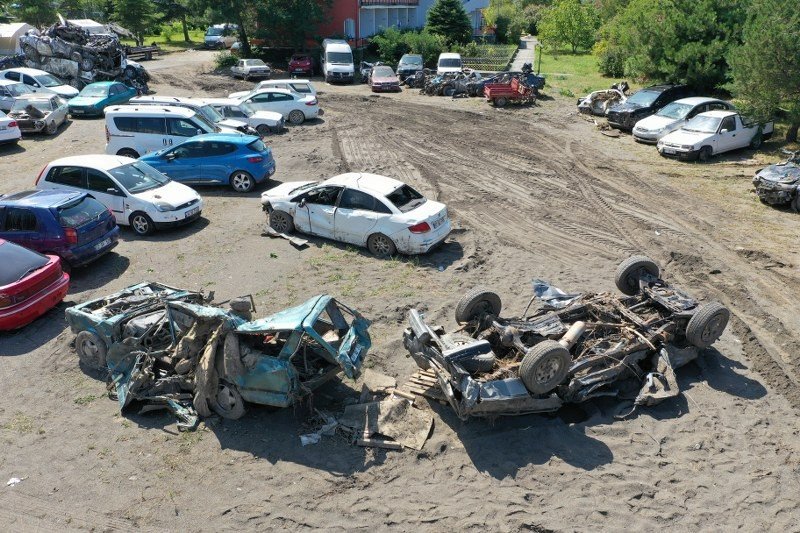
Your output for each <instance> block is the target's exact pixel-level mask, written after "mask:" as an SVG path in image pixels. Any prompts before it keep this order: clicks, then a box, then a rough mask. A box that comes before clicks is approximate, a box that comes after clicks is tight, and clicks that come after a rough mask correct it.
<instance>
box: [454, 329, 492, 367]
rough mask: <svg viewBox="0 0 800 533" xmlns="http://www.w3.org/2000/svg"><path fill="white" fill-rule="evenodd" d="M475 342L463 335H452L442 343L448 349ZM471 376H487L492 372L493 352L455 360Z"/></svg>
mask: <svg viewBox="0 0 800 533" xmlns="http://www.w3.org/2000/svg"><path fill="white" fill-rule="evenodd" d="M474 342H475V339H473V338H472V337H470V336H469V335H465V334H463V333H450V334H448V335H444V336H442V343H443V344H444V345H445V346H446V347H447V348H448V349H450V348H458V347H460V346H466V345H469V344H472V343H474ZM454 362H457V363H458V364H459V365H461V367H462V368H464V370H466V371H467V372H469V373H470V374H473V375H474V374H485V373H486V372H491V371H492V369H493V368H494V364H495V356H494V353H493V352H489V353H482V354H478V355H473V356H471V357H463V358H457V359H455V360H454Z"/></svg>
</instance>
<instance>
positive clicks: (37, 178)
mask: <svg viewBox="0 0 800 533" xmlns="http://www.w3.org/2000/svg"><path fill="white" fill-rule="evenodd" d="M46 168H47V165H45V166H43V167H42V170H41V171H40V172H39V175H38V176H36V181H35V182H34V185H39V180H40V179H42V175H43V174H44V169H46Z"/></svg>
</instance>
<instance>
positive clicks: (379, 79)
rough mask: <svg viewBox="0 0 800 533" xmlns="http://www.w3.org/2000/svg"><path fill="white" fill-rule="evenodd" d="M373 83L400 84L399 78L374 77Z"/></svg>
mask: <svg viewBox="0 0 800 533" xmlns="http://www.w3.org/2000/svg"><path fill="white" fill-rule="evenodd" d="M372 83H400V79H399V78H398V77H397V76H378V77H375V76H373V78H372Z"/></svg>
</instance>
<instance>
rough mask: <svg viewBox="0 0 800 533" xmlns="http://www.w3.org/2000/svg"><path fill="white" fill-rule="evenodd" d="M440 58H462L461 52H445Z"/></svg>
mask: <svg viewBox="0 0 800 533" xmlns="http://www.w3.org/2000/svg"><path fill="white" fill-rule="evenodd" d="M439 59H461V54H455V53H453V52H443V53H441V54H439Z"/></svg>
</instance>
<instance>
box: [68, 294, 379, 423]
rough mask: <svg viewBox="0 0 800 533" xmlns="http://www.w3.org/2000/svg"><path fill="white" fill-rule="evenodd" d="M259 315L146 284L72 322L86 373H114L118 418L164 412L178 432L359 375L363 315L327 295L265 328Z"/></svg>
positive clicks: (94, 304)
mask: <svg viewBox="0 0 800 533" xmlns="http://www.w3.org/2000/svg"><path fill="white" fill-rule="evenodd" d="M254 311H255V306H254V305H253V302H252V297H250V298H237V299H234V300H231V301H230V302H229V309H227V308H223V307H221V306H219V305H211V304H210V303H209V298H208V297H205V296H203V295H202V294H201V293H198V292H191V291H184V290H181V289H175V288H173V287H168V286H166V285H162V284H158V283H141V284H138V285H134V286H131V287H128V288H127V289H125V290H123V291H121V292H119V293H115V294H112V295H110V296H107V297H103V298H99V299H96V300H92V301H89V302H86V303H84V304H79V305H76V306H73V307H70V308H68V309H67V311H66V316H67V322H68V323H69V325H70V328H71V329H72V331H73V332H75V333H76V334H77V337H76V339H75V348H76V351H77V352H78V356H79V357H80V360H81V363H82V365H84V366H85V367H88V368H92V369H97V370H103V371H106V372H107V373H108V374H109V379H110V381H109V393H110V396H112V397H113V398H116V399H117V400H118V402H119V406H120V410H123V411H126V410H127V409H128V408H130V407H131V406H132V405H134V404H139V405H144V410H152V409H154V408H166V409H168V410H170V411H171V412H173V413H174V414H175V415H176V416H177V417H178V419H179V420H180V422H179V428H180V429H193V428H195V427H196V426H197V423H198V415H199V416H200V417H209V416H212V414H214V413H216V414H217V415H219V416H221V417H223V418H230V419H237V418H240V417H241V416H242V415H244V413H245V402H250V403H256V404H261V405H270V406H274V407H288V406H289V405H293V404H294V403H295V402H297V401H298V400H299V399H300V398H302V397H304V396H307V395H308V394H310V393H312V392H313V391H314V390H315V389H317V388H318V387H320V386H321V385H322V384H324V383H326V382H327V381H328V380H330V379H332V378H334V377H335V376H336V375H337V374H338V373H339V372H343V373H344V374H345V375H346V376H347V377H349V378H351V379H355V378H357V377H358V376H359V374H360V371H361V366H362V364H363V362H364V358H365V357H366V355H367V352H368V350H369V348H370V346H371V341H370V337H369V333H368V327H369V321H368V320H366V319H365V318H363V317H362V316H361V315H360V314H359V313H358V312H357V311H354V310H352V309H350V308H348V307H346V306H345V305H344V304H341V303H339V302H338V301H336V300H335V299H334V298H332V297H330V296H327V295H321V296H315V297H313V298H311V299H309V300H308V301H306V302H305V303H303V304H301V305H299V306H296V307H292V308H289V309H286V310H283V311H280V312H278V313H275V314H273V315H270V316H268V317H266V318H261V319H258V320H253V319H252V313H253V312H254Z"/></svg>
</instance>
